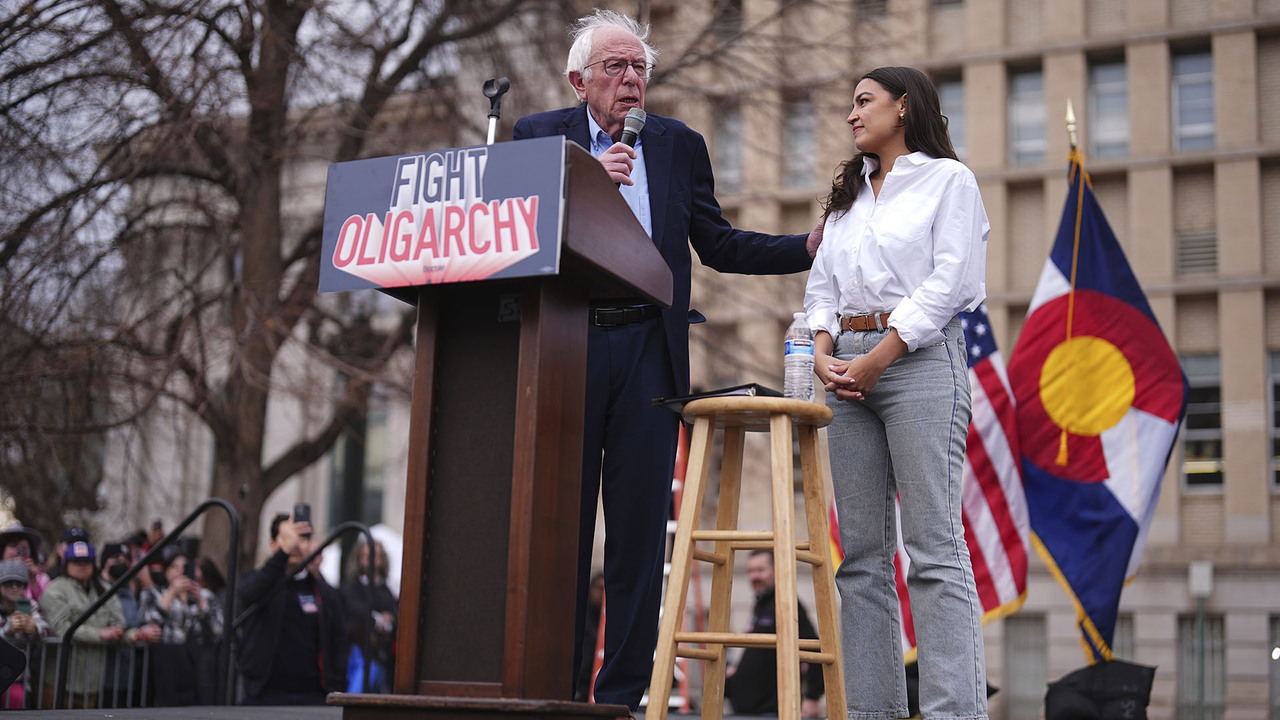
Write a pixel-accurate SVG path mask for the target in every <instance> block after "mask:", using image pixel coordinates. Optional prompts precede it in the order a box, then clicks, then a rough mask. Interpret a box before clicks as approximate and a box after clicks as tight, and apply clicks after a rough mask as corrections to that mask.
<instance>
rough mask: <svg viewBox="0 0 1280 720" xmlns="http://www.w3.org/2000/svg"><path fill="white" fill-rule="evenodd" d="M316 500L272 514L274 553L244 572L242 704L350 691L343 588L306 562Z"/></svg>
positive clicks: (239, 594)
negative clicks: (340, 591)
mask: <svg viewBox="0 0 1280 720" xmlns="http://www.w3.org/2000/svg"><path fill="white" fill-rule="evenodd" d="M310 517H311V508H310V506H308V505H306V504H304V503H300V504H299V505H298V506H296V507H295V508H294V513H293V514H292V515H284V514H280V515H276V516H275V518H273V519H272V521H271V544H270V545H269V548H270V550H271V556H270V557H269V558H267V561H266V562H265V563H263V565H262V567H260V568H257V569H256V570H251V571H249V572H248V573H246V574H245V576H244V577H242V578H241V579H240V585H239V587H238V588H237V589H236V600H237V602H238V603H239V606H240V607H242V608H245V609H246V610H247V611H249V612H250V613H251V614H250V615H249V618H248V619H247V620H246V621H245V623H244V626H243V628H244V630H243V635H242V636H241V638H240V641H239V644H238V646H237V650H238V653H237V656H236V661H237V666H238V667H239V669H240V674H241V676H242V677H243V678H244V691H245V696H244V698H243V699H242V700H241V704H244V705H323V704H324V702H325V695H326V694H328V693H329V692H337V691H343V690H346V686H347V673H346V671H347V622H346V617H345V613H344V612H343V607H342V597H341V596H340V595H339V594H338V591H337V590H335V589H334V588H333V586H331V585H329V584H328V583H326V582H325V581H324V579H323V578H320V577H318V576H317V575H315V574H313V573H312V572H311V571H310V570H309V569H307V568H306V567H305V566H303V565H302V561H303V560H305V559H306V557H307V556H308V555H310V554H311V523H310V522H309V518H310Z"/></svg>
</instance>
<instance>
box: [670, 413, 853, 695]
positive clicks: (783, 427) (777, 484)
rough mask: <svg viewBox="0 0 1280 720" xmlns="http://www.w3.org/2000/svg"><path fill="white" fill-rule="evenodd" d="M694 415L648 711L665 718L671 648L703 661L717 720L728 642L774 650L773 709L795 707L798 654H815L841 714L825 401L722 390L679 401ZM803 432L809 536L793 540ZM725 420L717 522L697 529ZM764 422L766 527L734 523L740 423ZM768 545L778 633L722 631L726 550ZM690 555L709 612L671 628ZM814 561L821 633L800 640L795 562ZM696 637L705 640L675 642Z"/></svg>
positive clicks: (689, 418)
mask: <svg viewBox="0 0 1280 720" xmlns="http://www.w3.org/2000/svg"><path fill="white" fill-rule="evenodd" d="M684 419H685V421H686V422H692V423H693V434H692V439H691V441H690V443H689V464H688V469H687V471H686V475H685V487H684V498H683V501H682V503H681V505H680V519H679V522H678V523H677V525H676V537H675V542H674V547H673V550H672V557H671V576H670V578H669V579H668V582H667V597H666V602H665V604H664V606H663V615H662V623H661V626H660V627H659V631H658V648H657V656H656V658H655V660H654V664H653V679H652V681H651V682H650V685H649V705H648V709H647V711H646V713H645V717H646V718H655V719H657V720H663V719H664V718H666V716H667V704H668V701H669V699H670V696H671V679H672V675H673V672H674V665H675V659H676V656H677V655H679V656H681V657H687V658H694V659H698V660H705V661H707V666H706V674H705V676H704V679H703V690H702V717H703V718H704V720H712V719H714V720H720V718H721V717H722V716H723V706H724V679H725V650H726V648H728V647H776V648H777V652H778V717H779V718H780V720H798V719H799V717H800V663H801V662H808V663H815V662H816V663H822V665H823V680H824V684H825V685H826V696H827V715H828V717H831V718H838V719H839V720H844V718H846V717H847V716H848V713H847V712H846V705H845V696H844V673H843V672H842V667H841V666H842V663H841V659H840V639H839V632H840V631H839V624H838V620H837V617H836V600H835V581H834V578H833V576H832V570H831V567H830V565H829V553H828V552H827V548H826V540H825V538H826V537H827V503H826V497H825V493H824V492H823V487H822V473H821V462H820V460H821V459H820V457H819V450H818V428H819V427H824V426H826V425H827V424H828V423H830V422H831V410H829V409H827V407H826V406H823V405H819V404H817V403H812V402H805V401H803V400H791V399H787V398H778V397H721V398H707V399H703V400H695V401H694V402H691V403H689V404H688V405H686V406H685V408H684ZM793 426H794V427H795V428H796V429H797V430H798V431H799V434H800V470H801V474H802V476H803V482H804V507H805V519H806V521H807V523H808V527H809V538H810V541H809V542H803V543H797V542H796V539H795V529H794V523H793V518H792V516H793V514H794V512H795V511H794V509H793V506H794V500H793V493H794V491H793V490H792V487H793V485H792V482H793V480H792V468H793V466H794V460H793V458H792V454H791V428H792V427H793ZM716 428H723V429H724V460H723V463H722V467H721V473H720V505H719V511H718V513H717V515H716V529H715V530H698V529H697V525H698V515H699V512H700V509H701V507H702V495H703V491H704V489H705V488H706V479H707V469H708V466H709V464H710V458H711V440H712V433H713V432H714V431H715V429H716ZM764 431H768V432H769V440H770V456H771V458H772V462H771V464H772V473H771V474H772V488H773V493H772V494H773V530H772V531H769V530H762V531H750V530H738V500H739V497H740V490H741V482H742V450H743V441H744V439H745V435H746V433H747V432H764ZM699 541H707V542H712V541H713V542H715V550H714V552H705V551H702V550H699V549H698V548H697V546H696V543H697V542H699ZM755 549H768V550H773V556H774V578H775V594H774V597H775V598H776V604H777V608H776V624H777V629H776V633H773V634H767V633H734V632H730V631H729V599H730V593H731V592H732V588H733V567H734V564H733V559H734V552H735V551H737V550H755ZM691 560H702V561H704V562H709V563H712V564H713V565H714V566H715V568H714V570H713V571H712V580H711V616H710V618H709V622H708V631H707V632H677V628H678V627H679V625H680V618H681V617H683V616H684V604H685V595H686V594H687V593H688V589H689V570H690V567H691ZM797 561H803V562H807V563H809V564H811V565H813V584H814V597H815V600H816V602H817V608H815V610H816V612H817V614H818V639H817V640H800V637H799V636H800V623H799V620H798V615H797V607H796V603H793V602H790V600H791V599H793V598H795V597H796V562H797ZM691 643H701V644H705V645H706V648H705V649H702V648H693V647H685V648H681V647H679V645H680V644H691Z"/></svg>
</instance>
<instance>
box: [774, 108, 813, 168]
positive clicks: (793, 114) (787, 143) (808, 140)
mask: <svg viewBox="0 0 1280 720" xmlns="http://www.w3.org/2000/svg"><path fill="white" fill-rule="evenodd" d="M783 113H784V116H783V118H782V184H783V185H785V186H786V187H808V186H810V185H812V184H813V179H814V172H813V160H814V157H816V156H817V154H818V150H817V148H818V127H817V116H816V111H815V110H814V107H813V101H812V100H810V99H809V98H799V99H795V100H789V101H787V102H786V103H784V104H783Z"/></svg>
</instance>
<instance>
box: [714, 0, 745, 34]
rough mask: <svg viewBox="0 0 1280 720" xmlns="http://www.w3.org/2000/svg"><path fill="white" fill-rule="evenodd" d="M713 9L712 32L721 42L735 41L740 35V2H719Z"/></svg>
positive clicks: (732, 0) (728, 0)
mask: <svg viewBox="0 0 1280 720" xmlns="http://www.w3.org/2000/svg"><path fill="white" fill-rule="evenodd" d="M715 8H716V15H715V18H714V19H713V20H712V30H713V31H714V32H715V34H716V35H718V36H719V37H720V39H721V40H724V41H727V42H733V41H734V40H737V39H738V37H739V36H741V35H742V0H721V1H720V2H717V3H716V4H715Z"/></svg>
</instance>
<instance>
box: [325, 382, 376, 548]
mask: <svg viewBox="0 0 1280 720" xmlns="http://www.w3.org/2000/svg"><path fill="white" fill-rule="evenodd" d="M387 407H388V406H387V398H386V397H385V396H384V395H383V394H381V393H378V392H374V393H373V394H371V395H370V396H369V400H368V403H367V405H366V415H365V417H364V418H358V419H355V420H353V421H351V423H350V425H349V427H348V429H347V431H346V432H345V433H343V435H342V437H341V438H339V440H338V442H336V443H334V446H333V452H332V455H331V457H332V464H331V466H330V476H329V483H330V485H329V489H330V500H329V527H336V526H338V525H339V524H341V523H344V522H347V521H349V520H358V521H359V522H362V523H364V524H365V525H371V526H372V525H377V524H378V523H380V522H382V520H383V517H382V498H383V495H384V494H385V492H386V487H387V466H388V464H389V463H390V460H389V458H388V457H387V446H388V439H387V437H388V436H387V433H388V429H387ZM353 541H354V539H353ZM350 544H351V543H346V542H345V541H344V547H348V546H349V545H350Z"/></svg>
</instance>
